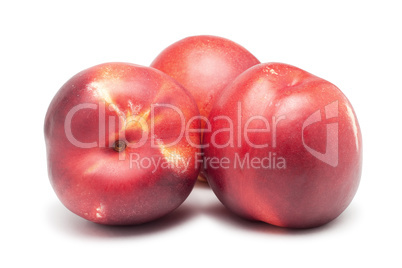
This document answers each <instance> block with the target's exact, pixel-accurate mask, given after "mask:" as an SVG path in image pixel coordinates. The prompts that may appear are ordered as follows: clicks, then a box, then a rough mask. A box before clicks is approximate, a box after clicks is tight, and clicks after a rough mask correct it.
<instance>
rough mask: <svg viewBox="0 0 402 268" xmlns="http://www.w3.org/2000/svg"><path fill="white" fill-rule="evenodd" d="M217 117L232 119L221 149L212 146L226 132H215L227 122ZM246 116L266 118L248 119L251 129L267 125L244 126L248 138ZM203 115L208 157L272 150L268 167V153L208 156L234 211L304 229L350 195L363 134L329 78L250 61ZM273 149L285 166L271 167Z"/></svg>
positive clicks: (212, 179) (332, 213) (217, 188)
mask: <svg viewBox="0 0 402 268" xmlns="http://www.w3.org/2000/svg"><path fill="white" fill-rule="evenodd" d="M239 105H240V112H239V109H238V107H239ZM317 111H318V112H317ZM217 116H227V117H228V118H231V119H232V122H233V129H234V131H233V137H232V140H233V141H234V142H232V143H231V144H230V143H229V144H228V146H224V148H218V147H220V146H222V145H227V144H226V143H228V141H229V140H230V138H231V137H230V134H229V133H230V132H229V131H226V132H220V133H218V134H214V133H215V132H217V131H219V130H222V129H223V128H228V127H230V126H229V123H227V122H226V120H222V119H220V120H214V118H216V117H217ZM252 116H262V117H264V118H266V119H267V121H266V122H268V123H269V124H268V125H267V124H265V123H263V122H264V121H263V120H262V119H256V120H252V123H250V124H249V126H248V127H249V129H264V128H265V129H266V130H267V131H265V132H261V131H260V132H254V133H253V132H248V133H247V138H248V141H249V142H246V140H245V135H244V127H245V124H246V123H247V120H249V118H252ZM239 118H240V119H239ZM258 118H261V117H258ZM313 118H314V119H315V120H312V119H313ZM326 118H327V119H326ZM320 119H321V120H320ZM326 120H327V121H328V122H326ZM209 121H210V122H211V124H212V131H211V132H206V133H205V135H204V144H205V145H208V147H207V148H205V149H204V151H205V157H206V159H207V158H211V157H216V158H217V159H222V158H224V157H227V158H229V160H230V161H231V163H233V162H236V157H238V159H240V160H244V157H245V156H246V155H247V154H249V159H252V158H256V159H257V161H258V159H263V158H264V157H269V155H270V154H271V166H269V161H268V160H265V165H251V166H250V168H247V166H246V165H243V168H240V165H237V166H236V167H234V165H231V166H230V167H229V168H226V167H227V165H226V166H225V168H222V167H220V166H217V165H216V164H214V165H210V164H208V161H206V162H207V170H206V171H207V178H208V182H209V185H210V186H211V188H212V189H213V191H214V192H215V194H216V195H217V197H218V198H219V200H220V201H221V202H222V203H223V204H224V205H225V206H226V207H227V208H228V209H230V210H231V211H233V212H234V213H236V214H238V215H240V216H242V217H245V218H247V219H251V220H258V221H264V222H267V223H270V224H273V225H276V226H281V227H289V228H310V227H317V226H320V225H323V224H325V223H328V222H330V221H331V220H333V219H335V218H336V217H338V216H339V215H340V214H341V213H342V212H343V211H344V210H345V209H346V207H347V206H348V205H349V204H350V202H351V201H352V199H353V197H354V195H355V193H356V191H357V188H358V185H359V181H360V177H361V170H362V137H361V132H360V128H359V124H358V121H357V118H356V115H355V112H354V110H353V108H352V106H351V104H350V102H349V101H348V100H347V98H346V97H345V96H344V94H343V93H342V92H341V91H340V90H339V89H338V88H337V87H336V86H334V85H333V84H331V83H329V82H328V81H325V80H323V79H321V78H319V77H316V76H314V75H312V74H310V73H308V72H306V71H303V70H301V69H299V68H296V67H293V66H290V65H287V64H282V63H265V64H259V65H256V66H254V67H252V68H250V69H248V70H247V71H245V72H244V73H242V74H241V75H240V76H238V77H237V78H236V80H235V81H234V82H233V83H232V84H231V85H229V86H228V87H227V88H226V89H225V91H224V93H223V94H222V96H221V97H220V99H219V100H217V102H216V103H215V106H214V108H213V109H212V111H211V113H210V117H209ZM267 126H268V127H269V129H268V127H267ZM329 126H330V127H329ZM239 127H242V128H243V130H240V131H239V130H238V129H239ZM268 130H269V131H268ZM327 132H328V133H327ZM327 134H328V137H327ZM255 145H260V146H264V145H267V146H266V147H263V148H255ZM307 148H310V149H307ZM309 150H310V151H309ZM312 150H314V151H316V152H319V153H321V156H318V158H317V154H316V156H314V155H313V154H312V153H311V151H312ZM326 150H327V151H326ZM331 150H332V156H331V152H329V154H328V155H327V156H329V158H328V157H327V158H325V156H324V155H325V153H328V151H331ZM336 151H337V152H336ZM273 156H275V158H276V162H278V161H279V160H278V159H279V158H280V157H282V158H283V159H284V161H282V160H281V161H279V162H281V163H282V164H283V163H285V165H281V166H278V165H277V166H276V167H275V168H274V165H272V163H273V161H274V160H273ZM319 158H320V159H321V160H320V159H319ZM323 160H325V161H323ZM250 161H251V160H250ZM248 163H250V162H248ZM253 167H254V168H253ZM258 167H259V168H258Z"/></svg>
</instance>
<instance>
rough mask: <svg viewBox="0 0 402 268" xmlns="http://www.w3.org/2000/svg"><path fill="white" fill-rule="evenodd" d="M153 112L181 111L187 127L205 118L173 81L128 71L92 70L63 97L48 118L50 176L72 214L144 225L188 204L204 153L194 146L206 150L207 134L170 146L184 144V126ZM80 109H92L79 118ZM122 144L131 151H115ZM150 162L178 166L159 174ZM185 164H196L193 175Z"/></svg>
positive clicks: (115, 67)
mask: <svg viewBox="0 0 402 268" xmlns="http://www.w3.org/2000/svg"><path fill="white" fill-rule="evenodd" d="M153 104H168V105H173V106H175V107H177V108H178V109H180V110H181V111H182V113H183V118H184V119H185V121H186V122H187V121H188V119H190V118H192V117H194V116H198V115H199V111H198V109H197V106H196V103H195V101H194V100H193V98H192V96H191V95H190V94H189V93H188V92H187V91H186V90H185V89H184V88H183V87H182V86H181V85H179V84H178V83H177V82H175V81H174V80H173V79H172V78H170V77H169V76H167V75H166V74H163V73H162V72H160V71H158V70H156V69H153V68H150V67H142V66H139V65H134V64H128V63H105V64H101V65H97V66H94V67H91V68H89V69H86V70H84V71H82V72H80V73H78V74H77V75H75V76H74V77H72V78H71V79H70V80H69V81H68V82H66V83H65V84H64V85H63V86H62V88H61V89H60V90H59V91H58V92H57V94H56V96H55V97H54V98H53V100H52V102H51V104H50V106H49V108H48V111H47V114H46V118H45V141H46V147H47V162H48V173H49V178H50V182H51V184H52V186H53V188H54V190H55V192H56V194H57V196H58V197H59V199H60V200H61V202H62V203H63V204H64V205H65V206H66V207H67V208H68V209H69V210H71V211H72V212H74V213H75V214H77V215H79V216H81V217H83V218H85V219H87V220H90V221H92V222H96V223H101V224H108V225H131V224H141V223H145V222H149V221H152V220H155V219H157V218H159V217H162V216H164V215H166V214H167V213H169V212H171V211H173V210H174V209H175V208H177V207H178V206H179V205H180V204H181V203H182V202H183V201H184V200H185V199H186V198H187V196H188V195H189V193H190V192H191V190H192V188H193V186H194V184H195V181H196V178H197V175H198V172H199V170H198V168H197V167H196V166H195V164H194V163H195V161H194V160H193V159H194V157H195V155H197V153H199V149H197V148H195V147H193V146H190V144H189V140H190V141H191V142H192V143H194V144H199V143H200V137H199V134H197V135H196V134H194V133H190V134H189V135H188V136H189V140H187V139H186V138H184V137H183V138H181V139H177V143H176V144H175V145H172V146H168V145H169V143H170V142H172V143H173V142H174V141H175V140H176V138H177V137H180V131H182V130H181V129H180V123H181V118H180V116H179V115H178V114H176V112H175V111H174V110H173V109H170V108H161V107H156V108H155V107H154V108H153V112H152V111H151V108H150V107H151V105H153ZM77 105H78V106H77ZM79 105H86V106H85V107H81V108H82V109H79V110H76V111H75V112H74V113H73V116H72V117H71V112H72V111H74V108H75V107H80V106H79ZM88 105H89V106H88ZM69 116H70V117H69ZM152 118H153V120H154V121H152ZM70 120H71V125H69V124H68V122H69V121H70ZM141 120H142V121H141ZM66 122H67V123H66ZM103 122H104V123H103ZM138 122H142V124H140V123H138ZM151 122H154V128H153V130H154V131H153V132H152V131H151ZM113 124H114V125H113ZM190 127H192V128H197V127H200V122H199V121H197V120H194V121H192V124H191V125H190ZM70 130H71V134H72V136H71V135H70V134H69V133H70V132H69V131H70ZM102 133H104V134H102ZM151 134H152V136H151ZM69 135H70V136H69ZM72 137H73V138H72ZM142 138H144V139H142ZM153 138H154V139H153ZM118 140H123V141H126V144H127V147H126V148H125V149H124V150H123V151H121V152H118V151H116V150H115V149H114V144H115V142H116V141H118ZM152 140H153V142H154V145H152V144H151V141H152ZM72 141H73V142H72ZM76 141H78V142H82V143H84V144H85V145H88V147H91V148H82V147H83V146H81V144H78V143H76ZM94 142H95V143H96V144H95V146H92V145H93V144H92V145H91V143H94ZM142 143H143V145H142V146H138V148H133V146H132V145H134V146H135V145H140V144H142ZM146 158H147V159H149V161H152V159H155V161H157V160H158V159H161V160H162V161H163V163H166V164H169V163H174V162H173V161H178V162H177V163H178V164H177V165H172V166H170V167H169V166H168V165H166V166H165V167H161V166H159V167H157V168H156V167H154V166H150V167H149V166H148V162H147V161H148V160H147V161H145V162H144V163H143V164H141V162H140V160H137V159H146ZM133 160H137V162H135V161H133ZM179 160H180V161H179ZM181 160H186V161H187V160H188V161H189V162H188V163H189V164H188V167H187V168H185V164H183V163H184V162H181ZM190 160H191V161H190ZM130 163H131V164H130ZM160 163H162V162H160Z"/></svg>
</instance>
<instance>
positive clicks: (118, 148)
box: [113, 140, 126, 152]
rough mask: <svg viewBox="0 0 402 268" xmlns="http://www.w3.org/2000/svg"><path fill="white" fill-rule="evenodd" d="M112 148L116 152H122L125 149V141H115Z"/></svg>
mask: <svg viewBox="0 0 402 268" xmlns="http://www.w3.org/2000/svg"><path fill="white" fill-rule="evenodd" d="M113 149H114V150H115V151H116V152H122V151H124V150H125V149H126V143H125V142H124V141H120V140H119V141H116V142H115V143H114V145H113Z"/></svg>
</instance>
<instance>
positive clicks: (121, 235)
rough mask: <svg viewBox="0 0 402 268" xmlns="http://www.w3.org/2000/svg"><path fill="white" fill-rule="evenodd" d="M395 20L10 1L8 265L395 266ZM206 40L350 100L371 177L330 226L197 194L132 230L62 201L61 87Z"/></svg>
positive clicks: (400, 130) (392, 5)
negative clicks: (249, 213)
mask: <svg viewBox="0 0 402 268" xmlns="http://www.w3.org/2000/svg"><path fill="white" fill-rule="evenodd" d="M400 11H401V9H400V5H398V1H333V2H332V4H328V3H327V2H326V1H278V0H277V1H259V2H257V1H251V0H248V1H237V2H236V1H227V2H223V1H217V0H215V1H197V2H190V1H183V2H178V1H172V0H170V1H164V2H163V1H160V2H153V1H127V2H122V1H108V2H107V3H106V2H105V3H103V2H102V1H93V2H89V1H88V2H86V1H65V2H64V3H61V2H59V1H39V0H37V1H2V2H1V4H0V29H1V31H0V37H1V40H2V41H1V42H0V47H1V49H0V56H1V58H0V86H1V88H0V90H1V92H0V101H1V106H0V109H1V113H0V115H1V131H0V135H1V138H0V140H1V141H2V143H1V161H0V163H1V175H0V177H1V184H0V198H1V200H0V201H1V202H0V206H1V210H0V215H1V216H0V217H1V219H0V224H1V229H0V243H1V245H2V248H3V249H2V250H1V254H0V256H1V257H0V266H1V267H32V266H37V267H39V265H41V267H50V266H49V265H52V267H85V266H87V267H89V266H90V267H116V268H117V267H149V266H153V267H164V266H168V267H185V266H187V267H188V266H198V267H232V266H235V267H245V266H247V267H255V266H257V265H258V266H266V267H356V266H358V265H359V266H360V267H364V266H365V265H369V264H372V265H373V267H374V266H375V267H379V266H381V267H401V266H402V260H401V257H400V256H398V254H400V253H401V239H402V232H401V230H402V228H401V224H402V216H401V215H402V210H401V205H402V197H401V188H402V183H401V181H402V175H401V166H402V156H401V151H402V142H401V140H402V139H401V134H402V127H401V124H402V120H401V116H402V112H401V107H402V105H401V97H402V93H401V92H402V83H401V81H402V79H401V78H402V68H401V61H402V53H401V48H402V40H401V36H402V34H401V33H402V16H401V13H400ZM199 34H211V35H218V36H222V37H226V38H229V39H231V40H233V41H235V42H237V43H239V44H241V45H243V46H244V47H246V48H247V49H248V50H249V51H251V52H252V53H253V54H254V55H255V56H256V57H257V58H259V60H260V61H262V62H269V61H277V62H284V63H289V64H292V65H295V66H298V67H300V68H302V69H305V70H307V71H309V72H311V73H313V74H315V75H317V76H320V77H322V78H325V79H327V80H329V81H331V82H332V83H334V84H335V85H337V86H338V87H339V88H340V89H341V90H342V91H343V92H344V93H345V95H346V96H347V97H348V98H349V100H350V101H351V102H352V104H353V106H354V108H355V111H356V113H357V116H358V119H359V122H360V125H361V129H362V133H363V147H364V161H363V175H362V180H361V184H360V188H359V190H358V193H357V195H356V197H355V199H354V200H353V202H352V204H351V205H350V206H349V208H348V209H347V210H346V211H345V212H344V213H343V214H342V215H341V216H340V217H339V218H337V219H336V220H335V221H333V222H331V223H330V224H327V225H325V226H323V227H321V228H316V229H310V230H301V231H294V230H287V229H282V228H277V227H273V226H270V225H267V224H263V223H250V222H247V221H244V220H241V219H239V218H237V217H236V216H233V215H232V214H230V213H228V212H227V211H226V210H225V209H224V208H223V206H222V205H221V204H220V203H219V201H218V200H217V199H216V198H215V196H214V194H213V193H212V192H211V191H210V190H209V188H208V187H205V186H203V185H197V186H196V187H195V189H194V191H193V192H192V193H191V195H190V196H189V198H188V199H187V200H186V201H185V203H184V204H183V205H182V206H181V207H180V208H179V209H177V210H176V211H175V212H173V213H172V214H170V215H169V216H167V217H165V218H163V219H161V220H159V221H156V222H153V223H150V224H146V225H143V226H137V227H126V228H111V227H104V226H100V225H96V224H93V223H90V222H87V221H85V220H83V219H81V218H79V217H78V216H75V215H74V214H72V213H71V212H69V211H68V210H67V209H65V208H64V206H63V205H62V204H61V203H60V202H59V200H58V199H57V197H56V195H55V194H54V192H53V190H52V188H51V186H50V183H49V181H48V177H47V170H46V157H45V143H44V137H43V123H44V117H45V113H46V110H47V107H48V105H49V103H50V101H51V99H52V98H53V96H54V95H55V94H56V92H57V90H58V89H59V88H60V87H61V85H62V84H63V83H64V82H66V81H67V80H68V79H69V78H70V77H71V76H73V75H74V74H75V73H77V72H79V71H81V70H83V69H85V68H87V67H90V66H93V65H96V64H99V63H103V62H109V61H125V62H132V63H137V64H141V65H149V64H150V63H151V62H152V60H153V58H154V57H155V56H156V55H157V54H158V53H159V52H160V51H161V50H162V49H164V48H165V47H167V46H168V45H170V44H172V43H173V42H175V41H178V40H180V39H182V38H184V37H187V36H191V35H199ZM46 265H48V266H46Z"/></svg>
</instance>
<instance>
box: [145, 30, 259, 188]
mask: <svg viewBox="0 0 402 268" xmlns="http://www.w3.org/2000/svg"><path fill="white" fill-rule="evenodd" d="M259 63H260V62H259V60H258V59H257V58H256V57H254V56H253V55H252V54H251V53H250V52H249V51H248V50H246V49H245V48H244V47H242V46H240V45H239V44H237V43H235V42H233V41H231V40H228V39H226V38H222V37H217V36H211V35H199V36H191V37H187V38H184V39H182V40H180V41H178V42H176V43H174V44H172V45H170V46H169V47H167V48H166V49H164V50H163V51H162V52H161V53H160V54H159V55H158V56H157V57H156V58H155V60H154V61H153V62H152V64H151V67H154V68H156V69H158V70H161V71H162V72H164V73H166V74H168V75H169V76H171V77H173V78H174V79H175V80H176V81H178V82H179V83H180V84H182V85H183V86H184V87H185V88H186V89H187V90H188V91H189V92H190V93H191V94H192V95H193V97H194V99H195V101H196V102H197V105H198V109H199V110H200V114H201V116H204V117H205V120H202V121H201V127H202V128H203V129H205V128H206V127H208V126H206V124H205V121H206V118H208V116H209V113H210V111H211V109H212V106H213V104H214V102H215V100H216V99H217V97H219V95H220V94H222V91H223V89H224V88H225V87H226V86H227V85H228V84H230V83H231V82H233V80H234V79H235V78H236V77H237V76H238V75H239V74H241V73H242V72H244V71H245V70H247V69H248V68H250V67H252V66H254V65H256V64H259ZM201 138H202V134H201ZM200 179H201V180H204V179H205V174H203V171H201V174H200Z"/></svg>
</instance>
